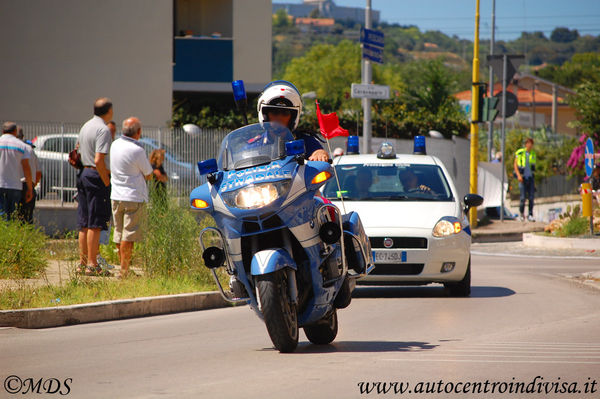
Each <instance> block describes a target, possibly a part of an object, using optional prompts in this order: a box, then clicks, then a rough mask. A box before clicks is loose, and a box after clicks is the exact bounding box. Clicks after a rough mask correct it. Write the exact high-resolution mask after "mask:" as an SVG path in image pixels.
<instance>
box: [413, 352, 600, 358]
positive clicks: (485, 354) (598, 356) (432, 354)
mask: <svg viewBox="0 0 600 399" xmlns="http://www.w3.org/2000/svg"><path fill="white" fill-rule="evenodd" d="M545 353H552V352H545ZM422 355H424V356H438V355H448V356H462V357H469V356H488V357H511V358H512V357H526V358H535V359H544V358H546V359H556V358H560V357H567V358H571V359H572V358H581V359H594V358H599V359H600V354H598V355H590V356H581V355H576V356H573V355H571V354H561V355H550V356H545V355H544V356H533V355H531V354H528V355H495V354H494V355H492V354H489V353H472V354H459V353H445V352H439V353H422Z"/></svg>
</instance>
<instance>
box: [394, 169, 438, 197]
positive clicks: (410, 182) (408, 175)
mask: <svg viewBox="0 0 600 399" xmlns="http://www.w3.org/2000/svg"><path fill="white" fill-rule="evenodd" d="M398 177H399V178H400V182H401V183H402V187H404V191H406V192H413V193H414V192H420V193H428V194H433V191H432V190H431V188H429V187H427V186H426V185H424V184H421V185H419V177H418V176H417V175H416V174H415V172H413V171H412V170H410V169H406V170H403V171H401V172H400V173H399V175H398Z"/></svg>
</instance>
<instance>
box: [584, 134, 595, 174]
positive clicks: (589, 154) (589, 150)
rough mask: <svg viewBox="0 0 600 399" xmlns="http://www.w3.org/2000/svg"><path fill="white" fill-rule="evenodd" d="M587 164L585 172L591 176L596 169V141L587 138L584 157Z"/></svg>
mask: <svg viewBox="0 0 600 399" xmlns="http://www.w3.org/2000/svg"><path fill="white" fill-rule="evenodd" d="M583 163H584V164H585V174H586V175H587V176H588V177H589V176H591V175H592V172H593V171H594V142H593V141H592V139H591V138H590V139H587V141H586V142H585V157H584V159H583Z"/></svg>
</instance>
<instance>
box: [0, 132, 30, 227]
mask: <svg viewBox="0 0 600 399" xmlns="http://www.w3.org/2000/svg"><path fill="white" fill-rule="evenodd" d="M16 135H17V125H16V124H15V123H14V122H5V123H4V125H2V136H0V217H3V218H4V219H5V220H8V219H10V218H11V215H12V213H13V212H14V211H15V208H16V206H17V204H18V203H19V202H20V201H21V193H22V190H23V183H22V182H21V179H22V178H23V177H25V184H26V185H27V192H26V194H25V201H26V202H29V201H31V200H32V199H33V185H32V182H31V169H30V167H29V158H30V157H31V147H29V146H28V145H27V144H25V143H24V142H22V141H21V140H19V139H18V138H17V137H16Z"/></svg>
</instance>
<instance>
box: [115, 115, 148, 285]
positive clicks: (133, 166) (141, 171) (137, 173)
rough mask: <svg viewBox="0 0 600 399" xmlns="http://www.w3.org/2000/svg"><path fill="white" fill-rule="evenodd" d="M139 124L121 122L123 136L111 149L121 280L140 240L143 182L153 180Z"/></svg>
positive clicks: (132, 120)
mask: <svg viewBox="0 0 600 399" xmlns="http://www.w3.org/2000/svg"><path fill="white" fill-rule="evenodd" d="M141 136H142V125H141V123H140V120H139V119H138V118H136V117H130V118H127V119H125V120H124V121H123V136H121V137H120V138H119V139H117V140H115V141H114V142H113V144H112V146H111V148H110V172H111V177H110V182H111V187H112V190H111V195H110V199H111V202H112V213H113V220H114V223H115V231H114V234H113V241H114V242H115V243H116V244H117V248H118V250H119V259H120V262H121V278H124V277H127V275H128V273H129V262H130V260H131V253H132V251H133V245H134V243H135V242H137V241H140V240H141V239H142V229H141V227H142V226H141V225H142V221H143V218H144V212H145V207H146V203H147V202H148V186H147V185H146V180H149V179H151V178H152V165H150V161H148V157H147V156H146V151H145V150H144V148H143V147H142V146H141V145H140V144H139V143H138V142H137V141H138V140H139V139H140V137H141Z"/></svg>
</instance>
